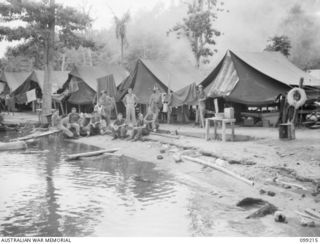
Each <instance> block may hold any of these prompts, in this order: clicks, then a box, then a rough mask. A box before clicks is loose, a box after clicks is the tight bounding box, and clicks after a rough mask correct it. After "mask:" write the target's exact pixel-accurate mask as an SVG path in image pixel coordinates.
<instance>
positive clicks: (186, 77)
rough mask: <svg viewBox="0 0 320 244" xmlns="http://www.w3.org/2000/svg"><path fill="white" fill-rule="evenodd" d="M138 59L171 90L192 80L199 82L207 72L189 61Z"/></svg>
mask: <svg viewBox="0 0 320 244" xmlns="http://www.w3.org/2000/svg"><path fill="white" fill-rule="evenodd" d="M140 61H141V62H142V63H143V64H144V65H145V66H146V68H147V69H148V70H149V71H150V72H151V73H152V74H153V75H154V76H155V77H156V78H157V79H158V80H159V81H160V82H161V83H162V84H163V85H165V86H166V87H168V88H170V89H171V90H173V91H177V90H180V89H182V88H184V87H185V86H187V85H190V84H192V83H194V82H195V83H199V82H200V81H202V80H203V79H204V78H205V77H206V75H207V74H208V73H207V72H206V71H204V70H199V69H197V68H196V67H195V66H194V65H192V64H191V63H183V62H181V63H170V62H164V61H156V60H147V59H140Z"/></svg>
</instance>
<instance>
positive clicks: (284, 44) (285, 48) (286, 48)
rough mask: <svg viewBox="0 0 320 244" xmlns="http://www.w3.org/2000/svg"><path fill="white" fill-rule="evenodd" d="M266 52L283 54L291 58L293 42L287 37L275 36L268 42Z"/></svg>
mask: <svg viewBox="0 0 320 244" xmlns="http://www.w3.org/2000/svg"><path fill="white" fill-rule="evenodd" d="M268 42H269V44H268V45H267V47H266V48H265V50H266V51H276V52H281V53H282V54H283V55H284V56H286V57H289V56H290V50H291V42H290V40H289V37H287V36H284V35H282V36H274V37H272V38H270V39H269V40H268Z"/></svg>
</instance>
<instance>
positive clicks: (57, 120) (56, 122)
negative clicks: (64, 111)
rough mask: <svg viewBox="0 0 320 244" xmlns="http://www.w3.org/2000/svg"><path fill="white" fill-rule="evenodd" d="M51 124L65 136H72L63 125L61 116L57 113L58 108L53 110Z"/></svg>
mask: <svg viewBox="0 0 320 244" xmlns="http://www.w3.org/2000/svg"><path fill="white" fill-rule="evenodd" d="M51 126H52V127H54V128H56V129H58V130H61V131H62V132H63V133H64V134H65V135H66V136H67V137H73V133H72V132H71V131H70V130H68V129H67V128H66V127H65V126H64V124H63V120H62V117H61V116H60V115H59V110H55V111H54V112H53V114H52V117H51Z"/></svg>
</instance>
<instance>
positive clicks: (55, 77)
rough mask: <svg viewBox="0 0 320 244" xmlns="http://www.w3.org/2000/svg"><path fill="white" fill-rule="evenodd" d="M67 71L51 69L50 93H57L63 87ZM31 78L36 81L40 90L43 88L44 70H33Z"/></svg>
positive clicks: (67, 75)
mask: <svg viewBox="0 0 320 244" xmlns="http://www.w3.org/2000/svg"><path fill="white" fill-rule="evenodd" d="M68 77H69V71H53V72H52V77H51V88H52V89H51V92H52V94H55V93H57V91H58V90H59V89H61V88H62V87H63V84H64V83H65V82H66V81H67V80H68ZM32 79H33V80H34V81H36V82H37V83H38V84H39V86H40V88H41V90H43V84H44V71H43V70H35V71H34V73H33V76H32Z"/></svg>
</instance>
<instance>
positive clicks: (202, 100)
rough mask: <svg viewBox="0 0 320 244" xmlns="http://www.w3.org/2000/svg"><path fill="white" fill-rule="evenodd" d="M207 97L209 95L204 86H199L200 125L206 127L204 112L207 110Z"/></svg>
mask: <svg viewBox="0 0 320 244" xmlns="http://www.w3.org/2000/svg"><path fill="white" fill-rule="evenodd" d="M206 99H207V96H206V94H205V92H204V90H203V86H202V85H200V86H199V93H198V108H199V122H200V127H201V128H204V127H205V121H204V114H205V112H206Z"/></svg>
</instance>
